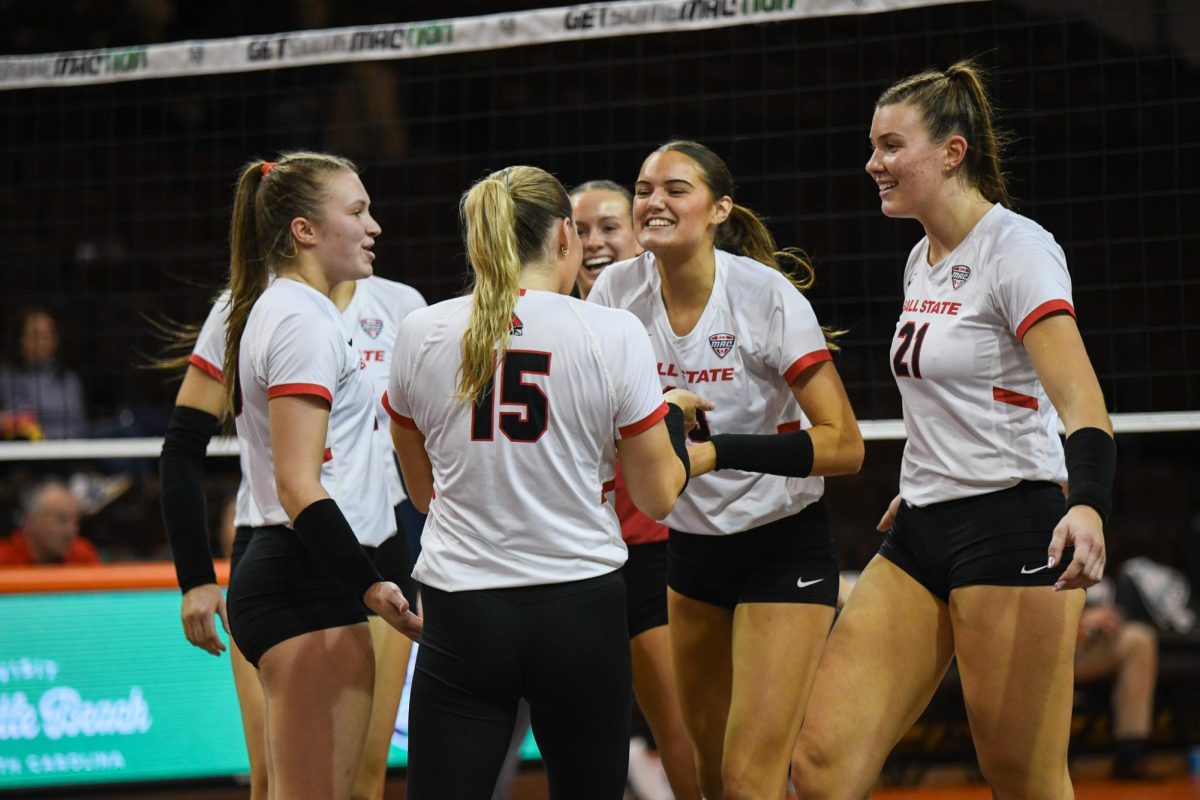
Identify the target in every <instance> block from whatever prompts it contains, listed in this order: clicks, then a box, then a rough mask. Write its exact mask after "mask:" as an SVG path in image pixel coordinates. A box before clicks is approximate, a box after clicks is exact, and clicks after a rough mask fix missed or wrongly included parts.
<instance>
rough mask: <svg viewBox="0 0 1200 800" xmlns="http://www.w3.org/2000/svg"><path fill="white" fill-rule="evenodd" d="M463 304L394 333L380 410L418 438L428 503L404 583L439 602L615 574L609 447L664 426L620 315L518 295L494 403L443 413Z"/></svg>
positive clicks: (449, 397)
mask: <svg viewBox="0 0 1200 800" xmlns="http://www.w3.org/2000/svg"><path fill="white" fill-rule="evenodd" d="M470 313H471V297H470V296H467V297H459V298H456V299H453V300H447V301H445V302H442V303H438V304H436V305H432V306H430V307H428V308H426V309H421V310H418V311H415V312H413V313H412V314H410V315H409V316H408V318H407V319H405V320H404V322H403V323H401V325H400V336H399V338H398V339H397V342H396V351H395V354H394V356H393V360H392V372H391V378H390V380H389V381H388V390H387V394H386V395H384V398H383V402H384V404H385V405H386V407H387V409H388V413H389V414H391V415H392V418H393V419H394V420H396V422H397V424H399V425H403V426H407V427H410V428H415V429H416V430H418V431H420V432H421V433H422V434H423V435H424V436H425V449H426V451H427V452H428V454H429V460H430V462H431V463H432V465H433V487H434V498H433V501H432V502H431V503H430V507H429V517H428V519H427V520H426V522H425V530H424V532H423V533H422V535H421V544H422V549H421V557H420V559H418V561H417V565H416V569H414V570H413V576H414V577H415V578H417V580H419V581H421V582H422V583H427V584H429V585H430V586H434V587H436V588H438V589H443V590H446V591H464V590H472V589H488V588H503V587H512V586H532V585H539V584H549V583H563V582H566V581H574V580H582V579H584V578H591V577H595V576H597V575H602V574H605V573H608V572H611V571H613V570H614V569H616V568H618V567H620V566H621V564H623V563H624V562H625V558H626V555H627V552H626V549H625V544H624V542H622V540H621V528H620V525H619V524H618V522H617V515H616V512H615V511H614V508H613V500H612V486H613V479H614V476H615V466H614V465H615V457H616V454H615V440H616V439H617V438H618V437H624V436H632V435H634V434H637V433H640V432H642V431H644V430H646V429H648V428H649V427H651V426H652V425H654V424H655V423H656V422H658V421H659V420H660V419H662V418H663V417H664V416H666V413H667V407H666V404H665V403H664V402H663V400H662V391H661V389H660V388H659V386H658V380H657V378H656V377H655V374H654V356H653V354H652V353H651V351H650V347H649V346H648V344H647V342H646V336H645V333H644V332H643V330H642V327H641V325H639V324H638V321H637V320H636V319H634V318H633V317H632V316H630V315H629V314H626V313H625V312H623V311H616V310H613V309H607V308H599V307H596V306H592V305H589V304H587V303H584V302H583V301H581V300H576V299H574V298H571V297H566V296H564V295H558V294H554V293H551V292H542V291H533V290H529V291H524V290H523V291H522V293H521V296H520V297H519V298H518V299H517V306H516V310H515V312H514V314H513V319H512V336H511V338H510V342H509V349H508V351H507V352H506V353H505V355H504V359H503V362H502V363H501V364H500V366H499V368H498V370H497V372H498V375H499V377H498V379H497V380H496V381H495V384H496V387H497V388H496V389H495V391H493V392H492V393H491V394H488V395H486V396H485V398H486V399H485V400H484V401H483V402H480V403H478V404H476V405H470V406H468V405H464V404H463V403H461V402H459V401H457V400H455V399H454V394H455V392H456V390H457V385H458V368H459V364H460V363H461V360H462V357H461V353H462V349H461V339H462V334H463V331H464V330H466V328H467V324H468V321H469V317H470Z"/></svg>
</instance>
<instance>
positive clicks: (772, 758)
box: [725, 603, 833, 785]
mask: <svg viewBox="0 0 1200 800" xmlns="http://www.w3.org/2000/svg"><path fill="white" fill-rule="evenodd" d="M832 623H833V608H832V607H831V606H827V605H818V604H814V603H742V604H739V605H738V607H737V609H736V610H735V611H734V615H733V692H732V696H731V699H730V704H729V721H728V724H727V727H726V730H725V772H726V780H727V781H728V780H730V779H731V777H732V776H733V774H734V773H735V772H736V773H739V774H740V773H742V772H744V771H746V770H748V769H749V770H751V771H759V770H767V771H769V772H772V773H777V774H778V777H779V781H780V784H781V785H782V782H783V780H784V777H785V776H786V775H787V764H788V758H789V757H790V755H791V752H792V745H793V744H794V743H795V741H796V735H797V734H798V733H799V732H800V722H801V720H802V719H803V718H804V708H805V703H806V702H807V700H808V694H809V691H810V689H811V688H812V681H813V676H814V675H815V673H816V669H817V663H818V661H819V660H820V657H821V651H822V649H823V648H824V646H825V639H826V637H828V635H829V626H830V625H831V624H832Z"/></svg>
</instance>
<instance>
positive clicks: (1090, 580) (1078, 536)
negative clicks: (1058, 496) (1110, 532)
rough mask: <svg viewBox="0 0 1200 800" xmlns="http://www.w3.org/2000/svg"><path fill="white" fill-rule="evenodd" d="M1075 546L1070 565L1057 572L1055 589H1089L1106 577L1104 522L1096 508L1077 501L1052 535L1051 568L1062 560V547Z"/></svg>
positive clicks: (1057, 590)
mask: <svg viewBox="0 0 1200 800" xmlns="http://www.w3.org/2000/svg"><path fill="white" fill-rule="evenodd" d="M1070 545H1074V546H1075V556H1074V557H1073V558H1072V559H1071V563H1070V565H1069V566H1068V567H1067V568H1066V569H1065V570H1063V574H1062V575H1059V576H1058V582H1057V583H1055V584H1054V591H1056V592H1061V591H1065V590H1067V589H1086V588H1087V587H1089V586H1093V585H1095V584H1097V583H1099V582H1100V579H1101V578H1103V577H1104V562H1105V558H1106V555H1105V551H1104V522H1103V521H1102V520H1101V519H1100V515H1099V514H1098V513H1097V512H1096V509H1094V508H1092V507H1091V506H1085V505H1077V506H1071V507H1070V508H1069V509H1067V513H1066V515H1064V516H1063V518H1062V520H1061V521H1060V522H1059V523H1058V525H1057V526H1055V528H1054V535H1053V536H1052V537H1051V539H1050V549H1049V551H1048V552H1049V556H1050V559H1049V561H1047V564H1049V566H1050V567H1051V568H1053V567H1054V566H1056V565H1057V564H1059V562H1061V561H1062V554H1063V550H1064V549H1065V548H1067V547H1069V546H1070Z"/></svg>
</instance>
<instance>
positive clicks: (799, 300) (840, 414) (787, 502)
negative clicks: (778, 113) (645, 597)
mask: <svg viewBox="0 0 1200 800" xmlns="http://www.w3.org/2000/svg"><path fill="white" fill-rule="evenodd" d="M733 190H734V189H733V177H732V175H731V174H730V172H729V169H728V167H727V166H726V165H725V163H724V162H723V161H722V160H721V159H720V158H719V157H718V156H717V155H716V154H715V153H713V151H712V150H710V149H709V148H707V147H705V146H704V145H701V144H698V143H696V142H690V141H675V142H670V143H668V144H666V145H663V146H662V147H660V148H659V149H658V150H656V151H655V152H653V153H651V154H650V155H649V156H648V157H647V158H646V160H645V161H644V162H643V164H642V168H641V171H640V172H639V174H638V179H637V184H636V185H635V187H634V205H633V218H634V226H635V230H636V231H637V236H638V242H639V244H640V245H641V246H642V247H643V248H644V249H645V250H646V252H645V253H643V254H642V255H640V256H638V257H637V258H635V259H633V260H632V261H625V262H622V263H620V264H614V265H612V266H610V267H607V268H605V270H604V271H603V272H602V273H601V274H600V277H599V278H597V280H596V284H595V286H594V287H593V288H592V292H591V294H590V295H589V296H588V300H589V302H596V303H599V304H601V305H606V306H612V307H616V308H624V309H628V310H629V311H631V312H633V314H634V315H636V316H637V317H638V319H639V320H640V321H641V323H642V325H643V327H644V328H645V329H646V331H647V333H648V334H649V336H650V341H651V344H652V345H653V347H654V352H655V357H656V361H657V362H658V363H657V367H658V374H659V377H660V380H661V385H662V386H663V387H664V388H667V387H683V388H689V389H692V390H693V391H696V392H700V393H703V394H704V395H705V396H706V397H709V398H710V399H711V400H712V401H713V403H714V404H715V405H716V408H715V410H714V411H712V412H705V413H704V415H703V419H702V421H701V424H700V426H699V429H698V430H697V431H695V432H693V434H692V438H693V439H694V440H695V441H694V444H693V446H691V447H689V448H688V449H689V453H690V457H691V459H692V461H693V463H694V464H696V465H698V466H705V467H707V466H715V471H714V472H713V473H712V474H710V475H705V476H704V477H702V478H698V479H696V480H694V481H692V483H691V484H690V485H689V487H688V491H687V493H686V494H684V495H683V496H682V497H681V498H680V499H679V502H678V503H676V505H675V508H674V510H673V511H672V512H671V514H670V516H668V517H667V519H666V523H667V525H668V526H669V527H670V530H671V532H670V538H669V541H668V582H669V587H670V588H669V593H668V600H669V609H670V631H671V650H672V655H673V660H674V665H675V676H676V682H677V685H678V690H679V698H680V702H681V706H682V712H683V719H684V723H685V725H686V727H687V730H688V734H689V736H690V737H691V740H692V743H693V745H694V749H695V757H696V764H697V768H698V771H699V777H700V784H701V787H702V788H703V790H704V794H705V796H706V797H724V798H774V797H777V796H780V795H782V793H783V790H784V785H785V781H786V779H787V769H788V758H789V754H790V751H791V748H792V745H793V743H794V741H795V738H796V734H797V733H798V732H799V730H800V722H801V719H802V717H803V713H804V704H805V701H806V699H807V697H808V692H809V688H810V686H811V682H812V676H813V673H814V672H815V670H816V666H817V659H818V658H819V656H820V653H821V648H822V646H823V644H824V641H825V637H826V634H827V633H828V631H829V625H830V623H831V621H832V620H833V607H834V603H835V601H836V598H837V587H838V570H837V560H836V557H835V554H834V550H833V533H832V529H831V526H830V522H829V516H828V512H827V509H826V506H825V503H824V501H823V499H822V497H823V493H824V482H823V479H822V478H820V477H817V476H821V475H837V474H844V473H852V472H856V471H857V470H858V468H859V466H860V465H861V462H862V457H863V442H862V437H861V435H860V434H859V431H858V425H857V423H856V422H855V419H854V412H853V410H852V409H851V407H850V402H849V400H848V399H847V398H846V393H845V391H844V390H843V388H842V383H841V379H840V378H839V377H838V373H837V370H836V369H835V368H834V365H833V362H832V356H831V354H830V351H829V347H828V345H827V343H826V336H825V333H824V331H823V330H822V328H821V325H820V324H819V323H818V322H817V318H816V315H815V313H814V312H813V309H812V306H811V305H809V303H808V300H807V299H805V297H804V295H803V294H802V293H801V292H800V290H799V289H800V288H801V285H798V282H797V281H796V279H795V278H792V277H791V276H789V275H787V274H785V273H784V272H783V271H782V270H781V269H780V265H781V263H785V264H787V265H789V266H799V267H801V268H803V269H805V271H807V272H809V274H810V277H811V267H809V265H808V264H807V262H805V261H804V260H803V259H801V258H800V257H799V256H798V255H796V254H794V253H789V252H780V251H778V250H777V248H776V246H775V242H774V239H773V237H772V236H771V234H770V232H769V231H768V230H767V229H766V227H765V226H764V225H763V223H762V221H761V220H760V219H759V218H758V216H757V215H755V214H754V212H753V211H751V210H749V209H747V208H745V207H743V206H740V205H737V204H735V203H734V201H733ZM797 403H798V404H799V410H802V411H803V417H801V415H800V414H798V413H796V415H795V417H793V416H792V413H793V409H795V405H796V404H797ZM754 473H770V474H754Z"/></svg>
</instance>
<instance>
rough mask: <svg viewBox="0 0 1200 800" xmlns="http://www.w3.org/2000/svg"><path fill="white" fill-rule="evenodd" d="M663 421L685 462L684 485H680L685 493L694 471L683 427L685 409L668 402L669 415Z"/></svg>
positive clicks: (680, 488)
mask: <svg viewBox="0 0 1200 800" xmlns="http://www.w3.org/2000/svg"><path fill="white" fill-rule="evenodd" d="M663 423H664V424H666V426H667V435H668V436H670V437H671V447H673V448H675V455H677V456H679V460H680V461H681V462H683V486H680V487H679V493H680V494H683V490H684V489H686V488H687V485H688V481H689V480H691V477H690V475H691V472H692V459H691V458H690V457H689V456H688V451H687V432H686V431H684V429H683V409H681V408H680V407H679V406H677V405H675V404H674V403H667V416H665V417H663Z"/></svg>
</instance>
